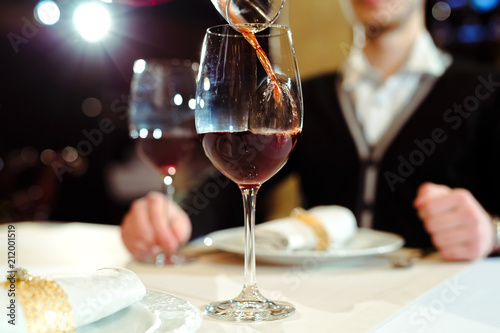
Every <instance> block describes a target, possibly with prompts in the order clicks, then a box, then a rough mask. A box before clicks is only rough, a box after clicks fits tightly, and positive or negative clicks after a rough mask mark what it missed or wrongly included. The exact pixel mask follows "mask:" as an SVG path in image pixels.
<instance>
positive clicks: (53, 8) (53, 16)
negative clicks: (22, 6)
mask: <svg viewBox="0 0 500 333" xmlns="http://www.w3.org/2000/svg"><path fill="white" fill-rule="evenodd" d="M34 14H35V19H36V20H37V21H38V22H40V23H42V24H45V25H53V24H56V23H57V22H58V21H59V19H60V18H61V11H60V10H59V6H58V5H57V4H56V3H55V2H54V1H51V0H43V1H40V2H39V3H38V4H37V5H36V7H35V10H34Z"/></svg>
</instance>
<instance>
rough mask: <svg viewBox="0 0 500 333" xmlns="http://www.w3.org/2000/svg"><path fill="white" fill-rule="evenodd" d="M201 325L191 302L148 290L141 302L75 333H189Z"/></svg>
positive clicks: (198, 314)
mask: <svg viewBox="0 0 500 333" xmlns="http://www.w3.org/2000/svg"><path fill="white" fill-rule="evenodd" d="M201 321H202V314H201V311H200V310H199V309H198V308H197V307H195V306H194V305H193V304H191V303H190V302H188V301H186V300H184V299H181V298H178V297H175V296H172V295H169V294H166V293H163V292H159V291H152V290H148V291H147V292H146V295H145V296H144V297H143V299H142V300H141V301H140V302H138V303H136V304H134V305H132V306H129V307H128V308H125V309H123V310H120V311H118V312H117V313H115V314H113V315H111V316H109V317H106V318H103V319H101V320H99V321H96V322H95V323H91V324H88V325H85V326H82V327H80V328H78V330H77V333H100V332H102V333H174V332H175V333H180V332H182V333H192V332H196V330H198V328H199V327H200V325H201Z"/></svg>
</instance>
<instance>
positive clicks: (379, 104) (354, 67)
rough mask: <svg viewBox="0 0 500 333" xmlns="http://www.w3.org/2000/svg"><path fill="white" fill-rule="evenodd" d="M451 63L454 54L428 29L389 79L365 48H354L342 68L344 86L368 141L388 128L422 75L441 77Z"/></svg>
mask: <svg viewBox="0 0 500 333" xmlns="http://www.w3.org/2000/svg"><path fill="white" fill-rule="evenodd" d="M450 64H451V56H450V55H448V54H446V53H444V52H442V51H440V50H439V49H438V48H437V47H436V46H435V44H434V42H433V40H432V37H431V36H430V34H429V33H428V32H427V31H424V32H422V34H420V36H418V38H417V40H416V41H415V44H414V46H413V48H412V51H411V53H410V55H409V57H408V59H407V60H406V62H405V63H404V64H403V66H402V67H401V68H400V69H399V70H398V71H397V72H396V73H394V74H392V75H391V76H389V77H388V78H385V79H384V77H383V76H382V74H381V73H380V72H379V71H378V70H377V69H375V68H373V67H372V66H371V65H370V63H369V62H368V59H367V58H366V56H365V54H364V52H362V50H361V49H359V48H353V49H351V52H350V54H349V57H348V58H347V61H346V62H345V64H344V66H343V68H342V72H343V82H342V90H343V91H344V92H345V93H347V94H349V95H350V96H351V99H352V103H353V106H354V109H355V113H356V119H357V121H358V123H359V124H360V126H361V127H362V130H363V133H364V136H365V140H366V141H367V143H368V144H369V145H371V146H373V145H375V144H376V143H377V141H378V140H379V138H380V137H381V136H382V135H383V134H384V133H385V132H386V130H387V129H388V128H389V126H390V124H391V122H392V120H393V119H394V117H395V116H396V115H397V114H398V113H399V112H400V111H401V110H403V109H404V108H405V106H406V105H407V104H408V103H409V102H410V100H411V99H412V97H413V96H414V93H415V91H416V90H417V88H418V86H419V83H420V81H421V77H422V75H424V74H429V75H432V76H435V77H439V76H441V75H442V74H443V72H444V71H445V70H446V68H447V67H448V66H449V65H450Z"/></svg>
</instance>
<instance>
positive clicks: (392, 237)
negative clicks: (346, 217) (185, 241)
mask: <svg viewBox="0 0 500 333" xmlns="http://www.w3.org/2000/svg"><path fill="white" fill-rule="evenodd" d="M243 235H244V229H243V227H238V228H231V229H225V230H220V231H216V232H213V233H211V234H209V235H208V236H207V237H209V238H211V239H212V246H213V247H215V248H217V249H220V250H224V251H228V252H234V253H239V254H243V253H244V251H245V250H244V236H243ZM403 244H404V239H403V238H402V237H401V236H398V235H396V234H392V233H388V232H382V231H377V230H372V229H363V228H359V229H358V231H357V232H356V234H355V235H354V237H353V238H352V239H351V240H350V241H349V243H347V244H346V246H344V247H342V248H337V249H334V248H329V249H326V250H323V251H314V250H297V251H285V250H270V249H263V248H259V246H258V245H257V246H256V247H255V257H256V259H257V260H259V261H262V262H268V263H273V264H286V265H300V264H304V263H306V262H307V261H309V260H311V259H314V260H317V261H319V262H321V261H332V260H338V259H345V258H351V257H361V256H371V255H377V254H383V253H388V252H392V251H395V250H397V249H399V248H401V247H402V246H403Z"/></svg>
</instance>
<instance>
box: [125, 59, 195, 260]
mask: <svg viewBox="0 0 500 333" xmlns="http://www.w3.org/2000/svg"><path fill="white" fill-rule="evenodd" d="M197 69H198V66H197V64H195V63H192V62H191V61H190V60H187V59H184V60H180V59H150V60H144V59H139V60H136V61H135V63H134V75H133V78H132V83H131V89H130V94H131V96H130V103H129V118H130V136H131V137H132V138H133V139H134V140H135V141H136V144H137V149H138V152H139V155H141V156H142V157H143V158H144V159H145V160H146V161H148V162H150V163H151V164H152V165H153V166H154V167H155V168H156V169H157V170H158V171H159V172H160V173H161V175H162V176H163V189H164V193H165V195H166V196H167V200H166V201H165V204H166V205H168V204H169V203H171V202H173V197H174V193H175V188H174V175H175V174H176V173H177V172H178V170H179V168H180V167H185V164H186V162H188V161H189V160H190V158H191V157H192V155H193V153H194V151H195V150H196V146H197V145H199V141H198V137H197V134H196V130H195V124H194V109H195V99H194V98H195V93H196V72H197ZM165 209H166V210H168V206H167V207H166V208H165ZM189 260H190V258H189V257H187V256H184V255H181V254H180V253H179V252H177V251H175V252H171V251H167V250H166V249H163V250H161V251H160V252H159V253H154V254H153V255H152V256H151V257H150V258H146V259H144V261H146V262H151V263H154V264H156V265H158V266H160V265H165V264H180V263H184V262H186V261H189Z"/></svg>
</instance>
